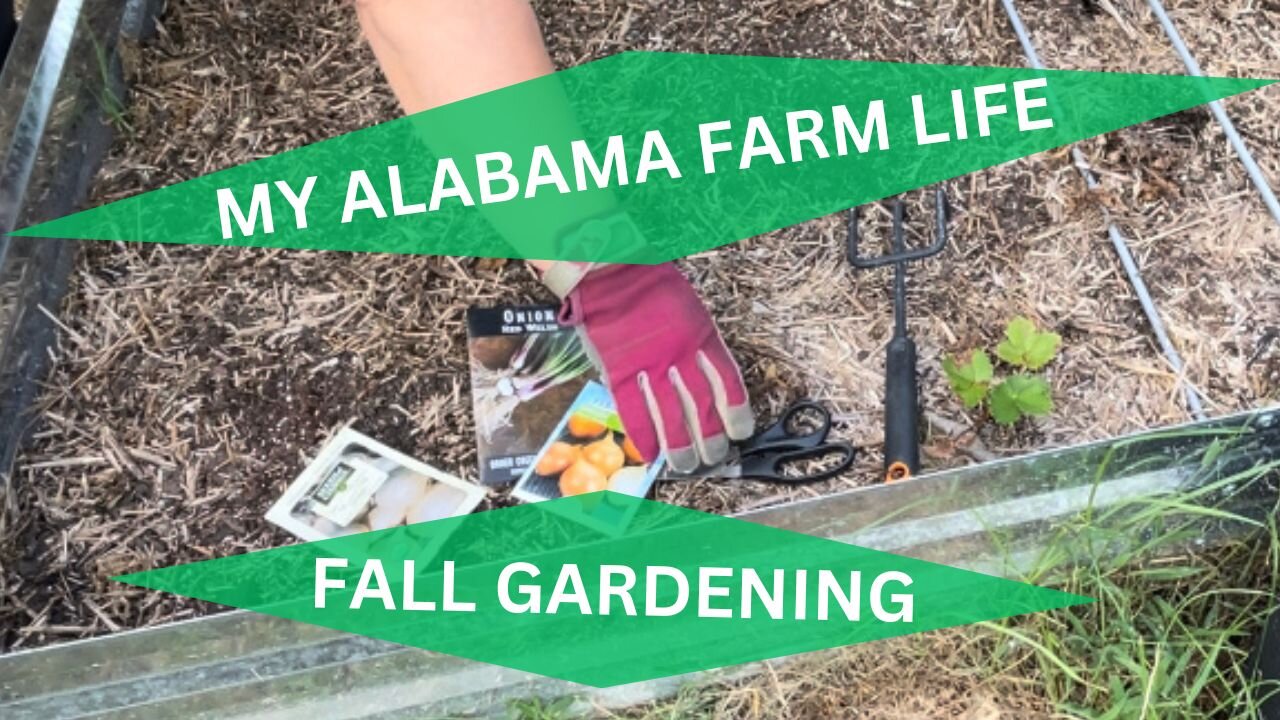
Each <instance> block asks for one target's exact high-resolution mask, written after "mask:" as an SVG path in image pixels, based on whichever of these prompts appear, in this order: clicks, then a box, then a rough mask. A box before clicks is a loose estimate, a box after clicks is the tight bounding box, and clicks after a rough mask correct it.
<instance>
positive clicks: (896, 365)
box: [848, 188, 947, 482]
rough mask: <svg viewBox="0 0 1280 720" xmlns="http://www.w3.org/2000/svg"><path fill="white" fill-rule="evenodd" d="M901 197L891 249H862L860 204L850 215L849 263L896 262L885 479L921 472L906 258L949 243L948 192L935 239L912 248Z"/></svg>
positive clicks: (940, 204)
mask: <svg viewBox="0 0 1280 720" xmlns="http://www.w3.org/2000/svg"><path fill="white" fill-rule="evenodd" d="M905 213H906V211H905V209H904V207H903V204H902V199H901V198H895V199H894V201H893V227H892V235H891V238H892V243H893V245H892V248H891V250H890V252H889V253H887V254H884V255H880V256H876V257H868V256H864V255H860V254H859V253H858V242H859V239H860V238H859V232H858V219H859V215H860V212H859V209H858V208H856V207H855V208H853V210H852V211H851V212H850V214H849V246H848V254H849V264H850V265H852V266H853V267H854V268H857V269H860V270H866V269H870V268H878V267H883V266H885V265H893V268H894V269H893V336H892V337H891V338H890V339H889V344H888V346H887V347H886V348H885V393H884V476H885V481H886V482H894V481H896V480H905V479H907V478H909V477H911V476H912V475H915V474H916V473H918V472H919V471H920V398H919V391H918V390H917V387H916V344H915V342H914V341H913V340H912V339H911V334H910V330H909V329H908V327H907V263H909V262H913V261H916V260H923V259H924V258H927V257H930V256H933V255H937V254H938V253H939V252H942V249H943V248H944V247H946V245H947V197H946V195H945V194H944V193H943V191H942V189H941V188H939V189H938V190H937V191H936V194H935V196H934V215H935V223H936V226H935V228H934V239H933V243H932V244H930V245H928V246H927V247H919V248H913V249H911V250H908V249H907V248H906V241H905V239H904V232H903V222H904V215H905Z"/></svg>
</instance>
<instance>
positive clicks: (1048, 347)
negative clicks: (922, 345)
mask: <svg viewBox="0 0 1280 720" xmlns="http://www.w3.org/2000/svg"><path fill="white" fill-rule="evenodd" d="M1061 343H1062V338H1061V337H1059V336H1058V334H1057V333H1051V332H1041V331H1040V330H1038V329H1037V328H1036V326H1035V323H1033V322H1031V320H1029V319H1027V318H1025V317H1016V318H1014V319H1013V320H1011V321H1010V322H1009V325H1008V327H1006V328H1005V330H1004V340H1001V341H1000V344H999V345H997V346H996V357H997V358H999V359H1000V360H1001V361H1002V362H1004V363H1005V364H1006V365H1009V366H1011V367H1014V368H1017V369H1018V370H1019V372H1015V373H1014V374H1012V375H1010V376H1008V377H1006V378H1004V379H1003V380H1001V381H1000V382H998V383H997V382H996V381H995V368H994V367H993V366H992V363H991V358H989V357H988V356H987V353H986V352H984V351H983V350H981V349H979V350H974V351H973V352H972V353H970V355H969V360H968V361H967V362H965V363H963V364H961V363H959V362H957V361H956V359H955V358H952V357H950V356H948V357H944V358H943V359H942V370H943V372H944V373H946V376H947V381H948V382H949V383H950V384H951V389H952V390H953V391H954V392H955V394H956V396H957V397H959V398H960V402H961V403H963V404H964V406H965V407H966V408H976V407H979V406H982V405H984V404H985V405H986V408H987V412H989V413H990V414H991V419H993V420H995V421H996V422H998V423H1000V424H1001V425H1012V424H1014V423H1016V422H1018V421H1019V420H1021V419H1022V418H1024V417H1041V416H1044V415H1048V414H1049V413H1050V412H1052V411H1053V397H1052V394H1051V393H1050V389H1049V383H1048V382H1047V381H1046V380H1045V379H1044V378H1043V377H1040V376H1039V375H1033V374H1029V371H1031V372H1034V371H1036V370H1040V369H1042V368H1044V366H1046V365H1048V364H1049V363H1050V362H1051V361H1052V360H1053V358H1054V356H1056V355H1057V353H1058V346H1059V345H1060V344H1061Z"/></svg>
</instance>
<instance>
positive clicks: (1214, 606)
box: [982, 443, 1280, 720]
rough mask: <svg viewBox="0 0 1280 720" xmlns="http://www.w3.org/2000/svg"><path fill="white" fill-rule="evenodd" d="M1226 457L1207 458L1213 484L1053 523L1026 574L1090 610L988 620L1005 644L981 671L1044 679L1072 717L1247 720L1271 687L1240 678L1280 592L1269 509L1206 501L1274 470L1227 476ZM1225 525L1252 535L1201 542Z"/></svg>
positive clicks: (1204, 468)
mask: <svg viewBox="0 0 1280 720" xmlns="http://www.w3.org/2000/svg"><path fill="white" fill-rule="evenodd" d="M1223 452H1224V451H1223V448H1222V447H1221V446H1220V445H1219V444H1217V443H1215V444H1213V445H1212V446H1210V448H1209V449H1208V450H1207V451H1206V453H1205V457H1204V458H1203V459H1202V462H1201V465H1200V468H1199V469H1198V471H1197V472H1200V473H1206V474H1209V475H1206V479H1208V481H1207V482H1194V481H1193V482H1191V483H1189V486H1190V487H1194V488H1197V489H1195V490H1191V491H1188V492H1185V493H1181V494H1179V495H1176V496H1166V497H1161V498H1154V499H1148V500H1142V501H1137V502H1134V503H1131V504H1128V505H1125V506H1123V507H1114V508H1110V509H1108V510H1107V511H1106V512H1102V513H1095V512H1093V511H1091V510H1089V511H1086V512H1083V513H1081V514H1080V516H1079V517H1078V518H1076V519H1075V520H1074V521H1072V522H1070V523H1066V524H1064V525H1063V526H1061V527H1060V528H1059V529H1058V531H1057V533H1056V536H1055V537H1054V539H1053V541H1052V542H1050V543H1049V544H1048V545H1047V546H1046V547H1045V549H1044V550H1043V552H1042V553H1041V555H1040V559H1039V562H1037V563H1036V564H1035V565H1034V567H1033V569H1032V570H1031V572H1029V573H1027V574H1026V575H1025V577H1024V579H1025V580H1026V581H1028V582H1035V583H1040V584H1046V585H1051V586H1053V587H1057V588H1060V589H1063V590H1066V591H1068V592H1073V593H1078V594H1081V595H1087V596H1089V597H1092V598H1095V599H1096V602H1095V603H1093V604H1091V605H1086V606H1081V607H1076V608H1072V609H1070V610H1067V611H1061V612H1053V613H1039V614H1036V615H1033V616H1030V617H1026V618H1019V619H1014V620H1008V621H1004V622H999V623H983V624H982V625H983V627H986V628H988V629H990V630H992V631H994V632H995V633H996V635H997V636H998V637H999V638H1000V639H1001V640H1000V641H997V642H995V643H994V645H993V647H992V652H991V655H990V661H989V663H988V664H987V668H986V670H987V672H988V673H1000V672H1018V673H1021V674H1025V675H1028V676H1031V677H1037V678H1039V682H1040V683H1041V684H1042V688H1043V692H1044V694H1045V696H1046V698H1047V699H1048V700H1049V702H1050V703H1051V704H1052V706H1053V707H1055V708H1056V709H1057V710H1058V711H1059V712H1060V713H1062V714H1064V715H1066V716H1069V717H1079V718H1162V717H1177V718H1250V719H1251V720H1252V718H1255V717H1256V715H1257V713H1256V708H1257V705H1258V703H1259V702H1260V701H1261V700H1262V699H1263V698H1265V697H1267V696H1268V695H1269V694H1270V693H1275V692H1277V691H1278V690H1280V688H1277V687H1276V686H1275V685H1274V684H1272V683H1261V682H1259V681H1257V680H1255V679H1254V678H1252V677H1250V675H1249V664H1250V660H1251V658H1250V651H1251V650H1252V647H1253V644H1254V642H1255V641H1256V639H1257V636H1258V634H1259V633H1260V631H1261V628H1262V626H1263V624H1264V622H1265V619H1266V616H1267V613H1268V612H1269V611H1270V610H1271V609H1272V608H1273V607H1275V605H1276V602H1277V597H1280V587H1278V586H1277V577H1278V574H1277V569H1278V568H1280V533H1278V532H1277V527H1276V513H1275V512H1274V510H1273V511H1272V512H1271V513H1270V518H1269V519H1268V520H1267V521H1265V522H1259V521H1257V520H1256V519H1253V518H1246V517H1241V516H1239V515H1235V514H1233V513H1231V512H1229V511H1227V510H1224V509H1223V508H1222V507H1220V506H1218V505H1216V504H1215V503H1213V502H1211V501H1210V500H1211V499H1212V498H1214V497H1217V496H1219V495H1221V496H1226V495H1229V494H1230V493H1231V492H1234V491H1238V490H1239V489H1240V488H1243V487H1245V486H1246V485H1248V484H1249V483H1252V482H1261V481H1263V480H1264V479H1265V478H1267V477H1274V475H1275V473H1276V470H1277V467H1278V466H1280V463H1276V462H1275V461H1269V462H1263V463H1261V464H1259V465H1256V466H1255V467H1251V468H1247V469H1244V470H1239V471H1232V470H1230V469H1228V470H1225V471H1223V470H1222V467H1223V466H1222V463H1221V461H1222V459H1223V458H1224V456H1223V455H1222V453H1223ZM1237 464H1238V463H1237ZM1214 473H1216V474H1214ZM1226 524H1233V525H1234V526H1235V527H1246V528H1247V527H1252V528H1253V529H1254V532H1253V533H1252V535H1251V537H1249V538H1247V539H1243V540H1233V541H1229V542H1228V543H1226V544H1223V545H1219V546H1214V547H1202V545H1203V543H1204V534H1205V531H1206V529H1208V530H1213V529H1214V528H1220V527H1223V526H1224V525H1226Z"/></svg>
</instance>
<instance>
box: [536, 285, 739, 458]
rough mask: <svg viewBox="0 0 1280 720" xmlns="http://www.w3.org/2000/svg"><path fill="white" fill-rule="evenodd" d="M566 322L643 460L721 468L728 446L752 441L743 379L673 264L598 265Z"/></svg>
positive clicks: (568, 308) (575, 296) (569, 300)
mask: <svg viewBox="0 0 1280 720" xmlns="http://www.w3.org/2000/svg"><path fill="white" fill-rule="evenodd" d="M560 315H561V321H562V322H565V323H567V324H570V325H573V326H575V327H577V329H578V335H579V336H580V337H581V338H582V339H583V342H584V344H585V345H586V348H587V353H588V355H590V356H591V358H592V360H593V361H594V362H595V364H596V366H597V367H598V368H599V369H600V373H601V377H602V379H603V380H604V383H605V384H606V385H607V386H608V387H609V391H610V392H611V393H612V394H613V399H614V402H615V403H616V404H617V406H618V415H619V417H620V418H621V419H622V425H623V427H624V428H625V430H626V432H627V437H629V438H630V439H631V442H633V443H634V444H635V446H636V449H637V450H639V451H640V454H641V455H643V456H644V458H645V460H646V461H651V460H653V459H654V458H656V457H657V456H658V455H659V453H662V454H665V455H666V457H667V463H668V464H670V466H671V467H672V469H674V470H677V471H681V472H688V471H691V470H695V469H697V468H698V467H699V466H700V465H712V464H715V463H718V462H720V461H722V460H724V459H725V458H726V457H727V456H728V453H729V441H730V440H743V439H746V438H748V437H750V436H751V434H752V432H753V431H754V429H755V419H754V418H753V417H752V414H751V405H750V403H749V402H748V400H747V391H746V388H745V387H744V386H743V383H742V373H741V372H739V370H738V365H737V363H735V362H734V361H733V357H732V356H730V355H729V351H728V349H726V348H725V345H724V340H722V339H721V338H720V333H719V331H718V330H716V326H715V323H714V322H712V320H711V316H710V315H709V314H708V313H707V309H706V307H704V306H703V304H702V300H701V299H699V298H698V295H697V293H696V292H695V291H694V289H693V287H692V286H691V285H690V284H689V281H688V280H686V279H685V277H684V275H682V274H681V273H680V271H679V270H677V269H676V268H675V266H674V265H672V264H671V263H664V264H662V265H603V266H598V267H595V268H593V269H592V270H591V271H590V272H589V273H587V274H586V275H585V276H582V277H581V279H579V280H578V281H577V284H576V285H575V286H573V288H572V290H570V291H569V294H568V296H567V297H565V298H564V305H563V307H562V308H561V310H560Z"/></svg>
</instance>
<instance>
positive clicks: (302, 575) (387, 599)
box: [115, 491, 1091, 687]
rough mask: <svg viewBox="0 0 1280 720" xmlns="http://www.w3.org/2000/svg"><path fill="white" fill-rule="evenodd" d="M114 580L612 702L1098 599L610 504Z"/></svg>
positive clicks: (617, 500)
mask: <svg viewBox="0 0 1280 720" xmlns="http://www.w3.org/2000/svg"><path fill="white" fill-rule="evenodd" d="M115 579H116V580H119V581H122V582H126V583H130V584H133V585H139V586H143V587H148V588H154V589H157V590H164V591H168V592H172V593H177V594H180V595H185V596H189V597H194V598H200V599H202V600H208V601H211V602H216V603H221V604H223V605H231V606H234V607H239V608H244V609H247V610H252V611H255V612H260V613H265V614H269V615H274V616H278V617H283V618H289V619H292V620H297V621H300V622H305V623H311V624H314V625H320V626H324V627H328V628H333V629H337V630H342V631H345V632H350V633H357V634H360V635H366V636H369V637H375V638H380V639H383V640H389V641H392V642H397V643H402V644H404V645H410V646H414V647H419V648H423V649H427V650H433V651H438V652H443V653H448V654H451V655H457V656H461V657H466V658H471V659H474V660H480V661H484V662H489V663H493V664H497V665H503V666H507V667H512V668H518V669H521V670H526V671H530V672H535V673H539V674H542V675H547V676H551V677H555V678H560V679H564V680H570V681H574V682H578V683H583V684H586V685H593V686H596V687H608V686H613V685H619V684H623V683H629V682H635V681H641V680H649V679H654V678H660V677H666V676H670V675H677V674H682V673H687V672H692V671H696V670H706V669H711V668H717V667H724V666H728V665H736V664H740V663H745V662H751V661H755V660H763V659H767V658H773V657H780V656H785V655H793V654H796V653H802V652H809V651H813V650H820V649H824V648H830V647H837V646H841V645H849V644H853V643H860V642H867V641H869V640H878V639H882V638H889V637H896V636H899V635H907V634H910V633H917V632H924V631H927V630H934V629H938V628H944V627H952V626H956V625H964V624H967V623H973V622H979V621H982V620H993V619H997V618H1004V617H1010V616H1014V615H1020V614H1024V613H1031V612H1038V611H1043V610H1050V609H1055V608H1063V607H1069V606H1072V605H1079V604H1082V603H1087V602H1091V600H1090V599H1089V598H1086V597H1081V596H1078V595H1072V594H1068V593H1064V592H1059V591H1057V590H1052V589H1048V588H1041V587H1036V586H1033V585H1027V584H1023V583H1019V582H1014V581H1011V580H1006V579H1003V578H998V577H993V576H989V575H983V574H981V573H975V572H971V571H967V570H961V569H958V568H953V567H948V566H945V565H938V564H936V563H930V562H925V561H922V560H916V559H912V558H907V557H902V556H898V555H893V554H891V553H885V552H880V551H877V550H870V549H867V548H861V547H856V546H852V545H846V544H843V543H839V542H835V541H831V540H826V539H823V538H817V537H813V536H809V535H804V534H802V533H795V532H790V531H787V530H779V529H776V528H770V527H766V526H763V525H757V524H754V523H750V522H746V521H743V520H737V519H734V518H727V517H722V516H718V515H709V514H706V513H702V512H698V511H695V510H689V509H685V508H680V507H675V506H672V505H666V504H663V503H659V502H654V501H650V500H643V499H639V498H634V497H631V496H629V495H621V494H618V493H612V492H607V491H606V492H599V493H592V494H588V495H579V496H575V497H567V498H562V499H559V500H553V501H549V502H543V503H537V504H530V505H521V506H518V507H512V508H505V509H501V510H493V511H489V512H483V513H476V514H473V515H466V516H463V517H457V518H449V519H445V520H437V521H434V522H428V523H421V524H417V525H410V526H405V527H397V528H392V529H389V530H383V531H377V532H367V533H361V534H357V535H349V536H346V537H341V538H336V539H332V540H325V541H321V542H313V543H305V544H300V545H294V546H289V547H283V548H277V549H273V550H265V551H261V552H254V553H248V554H245V555H237V556H232V557H227V558H220V559H216V560H208V561H205V562H199V563H192V564H189V565H181V566H177V567H171V568H162V569H156V570H150V571H146V572H140V573H135V574H132V575H125V576H121V577H118V578H115Z"/></svg>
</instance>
